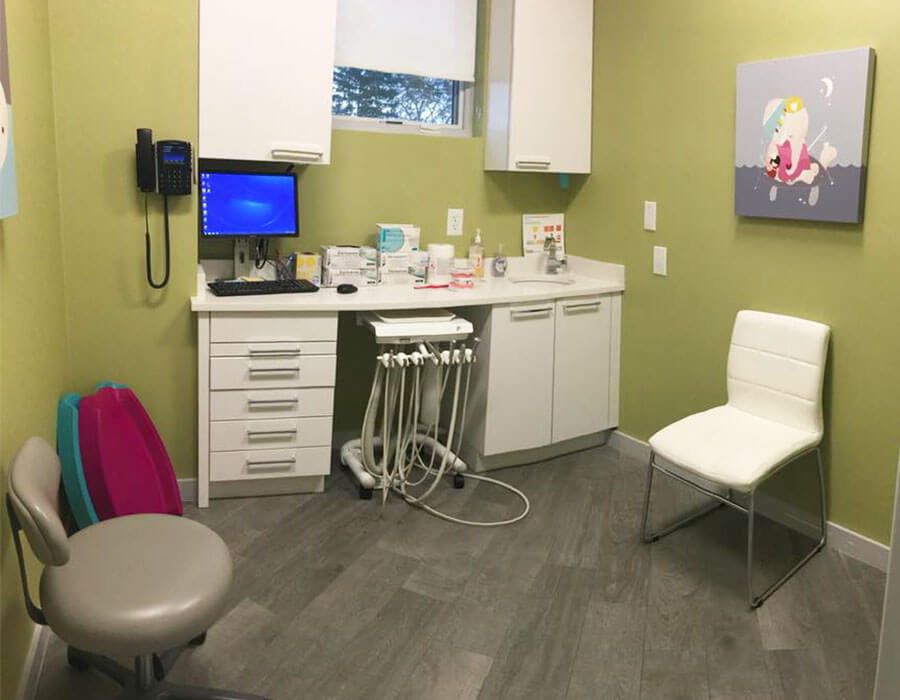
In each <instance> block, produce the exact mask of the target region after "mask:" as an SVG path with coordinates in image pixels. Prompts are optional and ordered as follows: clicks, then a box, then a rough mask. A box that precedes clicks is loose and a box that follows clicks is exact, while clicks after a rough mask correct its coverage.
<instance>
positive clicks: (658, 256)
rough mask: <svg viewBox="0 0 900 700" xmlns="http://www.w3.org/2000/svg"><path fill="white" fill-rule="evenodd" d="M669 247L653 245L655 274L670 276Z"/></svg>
mask: <svg viewBox="0 0 900 700" xmlns="http://www.w3.org/2000/svg"><path fill="white" fill-rule="evenodd" d="M668 253H669V251H668V249H667V248H666V247H665V246H661V245H655V246H653V274H654V275H662V276H663V277H666V276H668V274H669V272H668V259H667V258H668Z"/></svg>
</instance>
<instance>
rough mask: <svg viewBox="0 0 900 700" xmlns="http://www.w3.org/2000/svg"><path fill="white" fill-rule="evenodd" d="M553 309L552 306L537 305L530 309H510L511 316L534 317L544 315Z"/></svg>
mask: <svg viewBox="0 0 900 700" xmlns="http://www.w3.org/2000/svg"><path fill="white" fill-rule="evenodd" d="M552 311H553V307H552V306H538V307H535V308H532V309H510V311H509V315H510V317H511V318H534V317H536V316H546V315H547V314H549V313H551V312H552Z"/></svg>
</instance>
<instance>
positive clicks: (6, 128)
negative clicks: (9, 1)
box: [0, 0, 19, 219]
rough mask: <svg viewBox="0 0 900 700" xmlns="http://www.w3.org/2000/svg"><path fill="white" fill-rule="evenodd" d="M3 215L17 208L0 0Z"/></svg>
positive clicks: (1, 1) (0, 186) (0, 208)
mask: <svg viewBox="0 0 900 700" xmlns="http://www.w3.org/2000/svg"><path fill="white" fill-rule="evenodd" d="M0 92H2V94H0V219H5V218H6V217H7V216H12V215H13V214H15V213H16V211H18V208H19V204H18V195H17V193H16V159H15V154H14V150H15V149H14V148H13V113H12V90H11V89H10V85H9V51H8V46H7V43H6V2H5V0H0Z"/></svg>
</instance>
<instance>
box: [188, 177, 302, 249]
mask: <svg viewBox="0 0 900 700" xmlns="http://www.w3.org/2000/svg"><path fill="white" fill-rule="evenodd" d="M294 201H295V200H294V177H293V175H270V174H255V173H254V174H241V173H201V174H200V215H201V217H202V232H203V235H204V236H295V235H297V213H296V211H295V209H294Z"/></svg>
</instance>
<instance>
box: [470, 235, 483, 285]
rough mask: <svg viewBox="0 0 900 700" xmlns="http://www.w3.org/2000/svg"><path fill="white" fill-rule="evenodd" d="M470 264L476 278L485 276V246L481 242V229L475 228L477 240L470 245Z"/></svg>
mask: <svg viewBox="0 0 900 700" xmlns="http://www.w3.org/2000/svg"><path fill="white" fill-rule="evenodd" d="M469 266H470V267H471V268H472V276H473V277H474V278H475V279H483V278H484V246H483V245H482V244H481V229H480V228H477V229H475V240H473V241H472V245H470V246H469Z"/></svg>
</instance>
